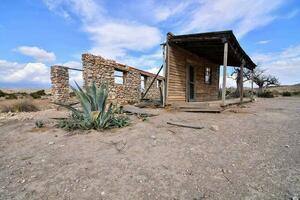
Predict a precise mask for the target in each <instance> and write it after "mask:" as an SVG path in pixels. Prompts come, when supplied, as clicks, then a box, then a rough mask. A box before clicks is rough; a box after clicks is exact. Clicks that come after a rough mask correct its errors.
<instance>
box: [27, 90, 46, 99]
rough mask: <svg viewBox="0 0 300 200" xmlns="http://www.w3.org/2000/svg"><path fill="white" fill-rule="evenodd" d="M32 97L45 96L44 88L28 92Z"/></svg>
mask: <svg viewBox="0 0 300 200" xmlns="http://www.w3.org/2000/svg"><path fill="white" fill-rule="evenodd" d="M29 95H30V96H31V97H32V98H34V99H40V98H41V97H42V96H45V95H46V93H45V90H38V91H36V92H32V93H30V94H29Z"/></svg>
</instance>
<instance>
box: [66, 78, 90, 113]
mask: <svg viewBox="0 0 300 200" xmlns="http://www.w3.org/2000/svg"><path fill="white" fill-rule="evenodd" d="M75 84H76V85H77V88H78V90H77V89H75V88H74V87H72V86H70V87H71V89H72V90H73V92H74V93H75V95H76V96H77V98H78V100H79V101H80V104H81V106H82V109H83V112H84V115H85V116H86V117H87V118H89V116H90V112H91V103H90V100H89V97H88V96H87V95H86V94H85V92H84V91H83V90H82V89H81V87H80V86H79V85H78V84H77V83H76V81H75Z"/></svg>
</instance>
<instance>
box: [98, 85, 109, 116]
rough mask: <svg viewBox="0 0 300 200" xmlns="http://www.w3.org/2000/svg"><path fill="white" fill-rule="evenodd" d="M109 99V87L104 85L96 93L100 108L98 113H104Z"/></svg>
mask: <svg viewBox="0 0 300 200" xmlns="http://www.w3.org/2000/svg"><path fill="white" fill-rule="evenodd" d="M107 98H108V89H107V86H106V85H104V84H103V85H101V86H100V87H99V88H98V89H97V91H96V102H97V106H98V111H100V112H104V110H105V106H106V100H107Z"/></svg>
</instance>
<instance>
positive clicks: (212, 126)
mask: <svg viewBox="0 0 300 200" xmlns="http://www.w3.org/2000/svg"><path fill="white" fill-rule="evenodd" d="M210 130H212V131H218V130H219V127H218V126H217V125H211V127H210Z"/></svg>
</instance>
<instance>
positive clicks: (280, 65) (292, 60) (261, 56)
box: [252, 45, 300, 84]
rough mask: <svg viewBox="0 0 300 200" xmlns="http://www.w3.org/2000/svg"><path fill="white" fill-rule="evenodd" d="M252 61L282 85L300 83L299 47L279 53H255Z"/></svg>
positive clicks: (292, 47)
mask: <svg viewBox="0 0 300 200" xmlns="http://www.w3.org/2000/svg"><path fill="white" fill-rule="evenodd" d="M252 58H253V60H254V61H255V62H256V63H258V65H260V66H261V67H262V68H264V69H267V70H266V72H267V73H269V74H272V75H275V76H277V77H279V81H280V82H281V83H282V84H296V83H299V82H300V45H297V46H291V47H289V48H287V49H284V50H283V51H281V52H272V53H257V54H254V55H253V56H252Z"/></svg>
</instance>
